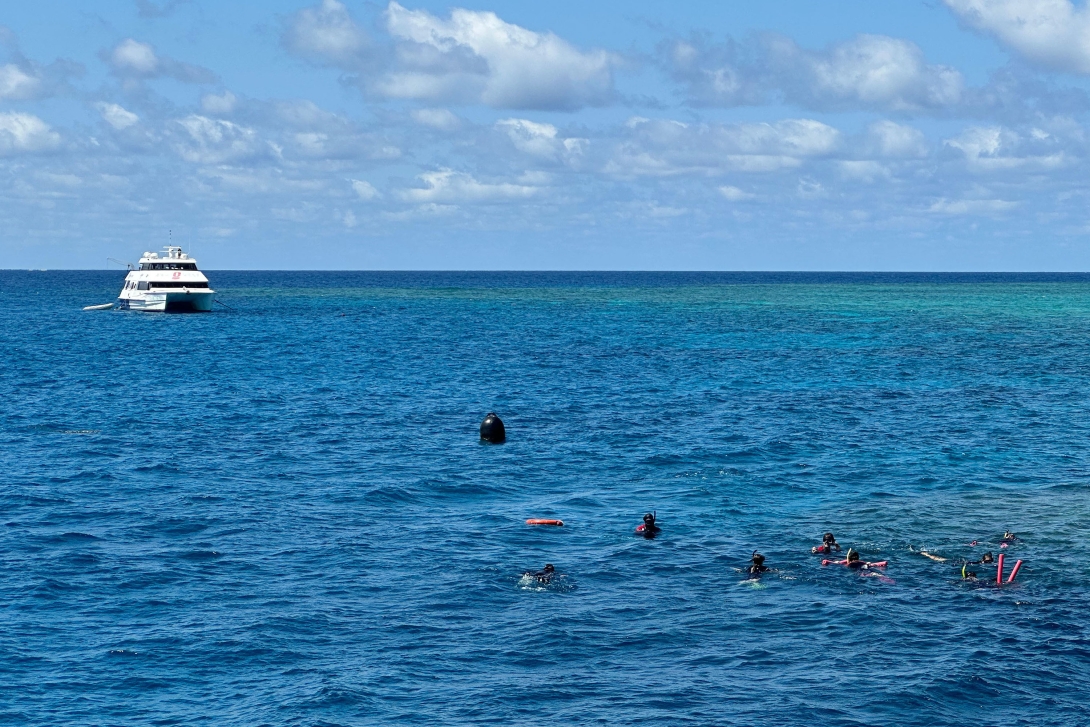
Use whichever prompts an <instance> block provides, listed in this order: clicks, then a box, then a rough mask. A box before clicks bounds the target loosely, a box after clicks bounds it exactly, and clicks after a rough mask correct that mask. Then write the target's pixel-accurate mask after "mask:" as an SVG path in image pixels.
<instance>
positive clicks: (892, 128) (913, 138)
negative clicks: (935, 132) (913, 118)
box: [866, 120, 927, 157]
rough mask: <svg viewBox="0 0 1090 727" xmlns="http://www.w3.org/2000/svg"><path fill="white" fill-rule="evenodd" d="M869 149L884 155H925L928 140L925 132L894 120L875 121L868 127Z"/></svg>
mask: <svg viewBox="0 0 1090 727" xmlns="http://www.w3.org/2000/svg"><path fill="white" fill-rule="evenodd" d="M866 140H867V144H866V146H867V151H870V152H871V153H873V154H877V155H879V156H883V157H923V156H926V155H927V140H926V139H925V138H924V135H923V132H921V131H920V130H919V129H915V128H913V127H911V126H905V125H903V124H897V123H894V122H892V121H888V120H882V121H875V122H874V123H873V124H871V125H870V126H868V127H867V133H866Z"/></svg>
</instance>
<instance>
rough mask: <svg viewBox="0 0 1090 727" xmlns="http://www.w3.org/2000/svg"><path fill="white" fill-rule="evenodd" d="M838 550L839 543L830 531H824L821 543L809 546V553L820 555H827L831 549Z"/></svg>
mask: <svg viewBox="0 0 1090 727" xmlns="http://www.w3.org/2000/svg"><path fill="white" fill-rule="evenodd" d="M834 550H835V551H837V552H838V553H839V552H840V543H838V542H836V538H835V537H834V536H833V534H832V533H825V534H824V535H822V536H821V545H815V546H814V547H813V548H810V552H811V553H821V554H822V555H829V554H830V553H832V552H833V551H834Z"/></svg>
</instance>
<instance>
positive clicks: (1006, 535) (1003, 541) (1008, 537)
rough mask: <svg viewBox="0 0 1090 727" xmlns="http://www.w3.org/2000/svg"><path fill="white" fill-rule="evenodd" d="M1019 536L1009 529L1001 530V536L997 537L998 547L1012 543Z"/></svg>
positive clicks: (1004, 546)
mask: <svg viewBox="0 0 1090 727" xmlns="http://www.w3.org/2000/svg"><path fill="white" fill-rule="evenodd" d="M1017 540H1020V538H1019V537H1018V536H1017V535H1015V534H1014V533H1012V532H1011V531H1010V530H1004V531H1003V537H1002V538H1000V539H999V547H1000V548H1006V547H1007V546H1009V545H1013V544H1014V543H1015V542H1016V541H1017Z"/></svg>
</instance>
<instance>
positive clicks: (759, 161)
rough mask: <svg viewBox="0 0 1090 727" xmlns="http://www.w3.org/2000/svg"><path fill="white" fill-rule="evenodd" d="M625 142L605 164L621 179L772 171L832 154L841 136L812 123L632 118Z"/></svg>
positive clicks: (817, 122) (829, 127)
mask: <svg viewBox="0 0 1090 727" xmlns="http://www.w3.org/2000/svg"><path fill="white" fill-rule="evenodd" d="M627 126H628V128H629V129H630V130H631V134H630V138H629V139H628V140H626V141H624V142H622V143H621V144H620V145H619V146H618V148H617V149H616V152H615V154H614V156H613V158H612V159H611V160H610V161H609V163H608V164H607V166H606V170H607V172H609V173H611V174H617V175H620V176H632V175H636V176H641V175H654V176H669V175H676V174H721V173H723V172H726V171H739V172H772V171H776V170H779V169H785V168H792V167H797V166H799V165H801V164H802V163H803V161H804V160H805V159H807V158H812V157H821V156H825V155H828V154H831V153H832V152H833V151H835V150H836V148H837V147H838V146H839V144H840V132H839V131H837V130H836V129H834V128H833V127H831V126H827V125H825V124H823V123H821V122H820V121H814V120H813V119H785V120H783V121H777V122H775V123H771V124H770V123H755V124H754V123H750V124H700V125H695V126H690V125H688V124H683V123H681V122H678V121H651V120H648V119H640V118H636V119H632V120H630V121H629V122H628V125H627Z"/></svg>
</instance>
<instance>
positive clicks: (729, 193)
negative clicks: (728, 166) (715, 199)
mask: <svg viewBox="0 0 1090 727" xmlns="http://www.w3.org/2000/svg"><path fill="white" fill-rule="evenodd" d="M719 194H721V195H723V197H724V198H725V199H727V200H730V201H731V202H745V201H747V200H751V199H757V195H755V194H753V193H752V192H747V191H745V190H744V189H739V188H738V187H732V186H730V185H724V186H722V187H720V188H719Z"/></svg>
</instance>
